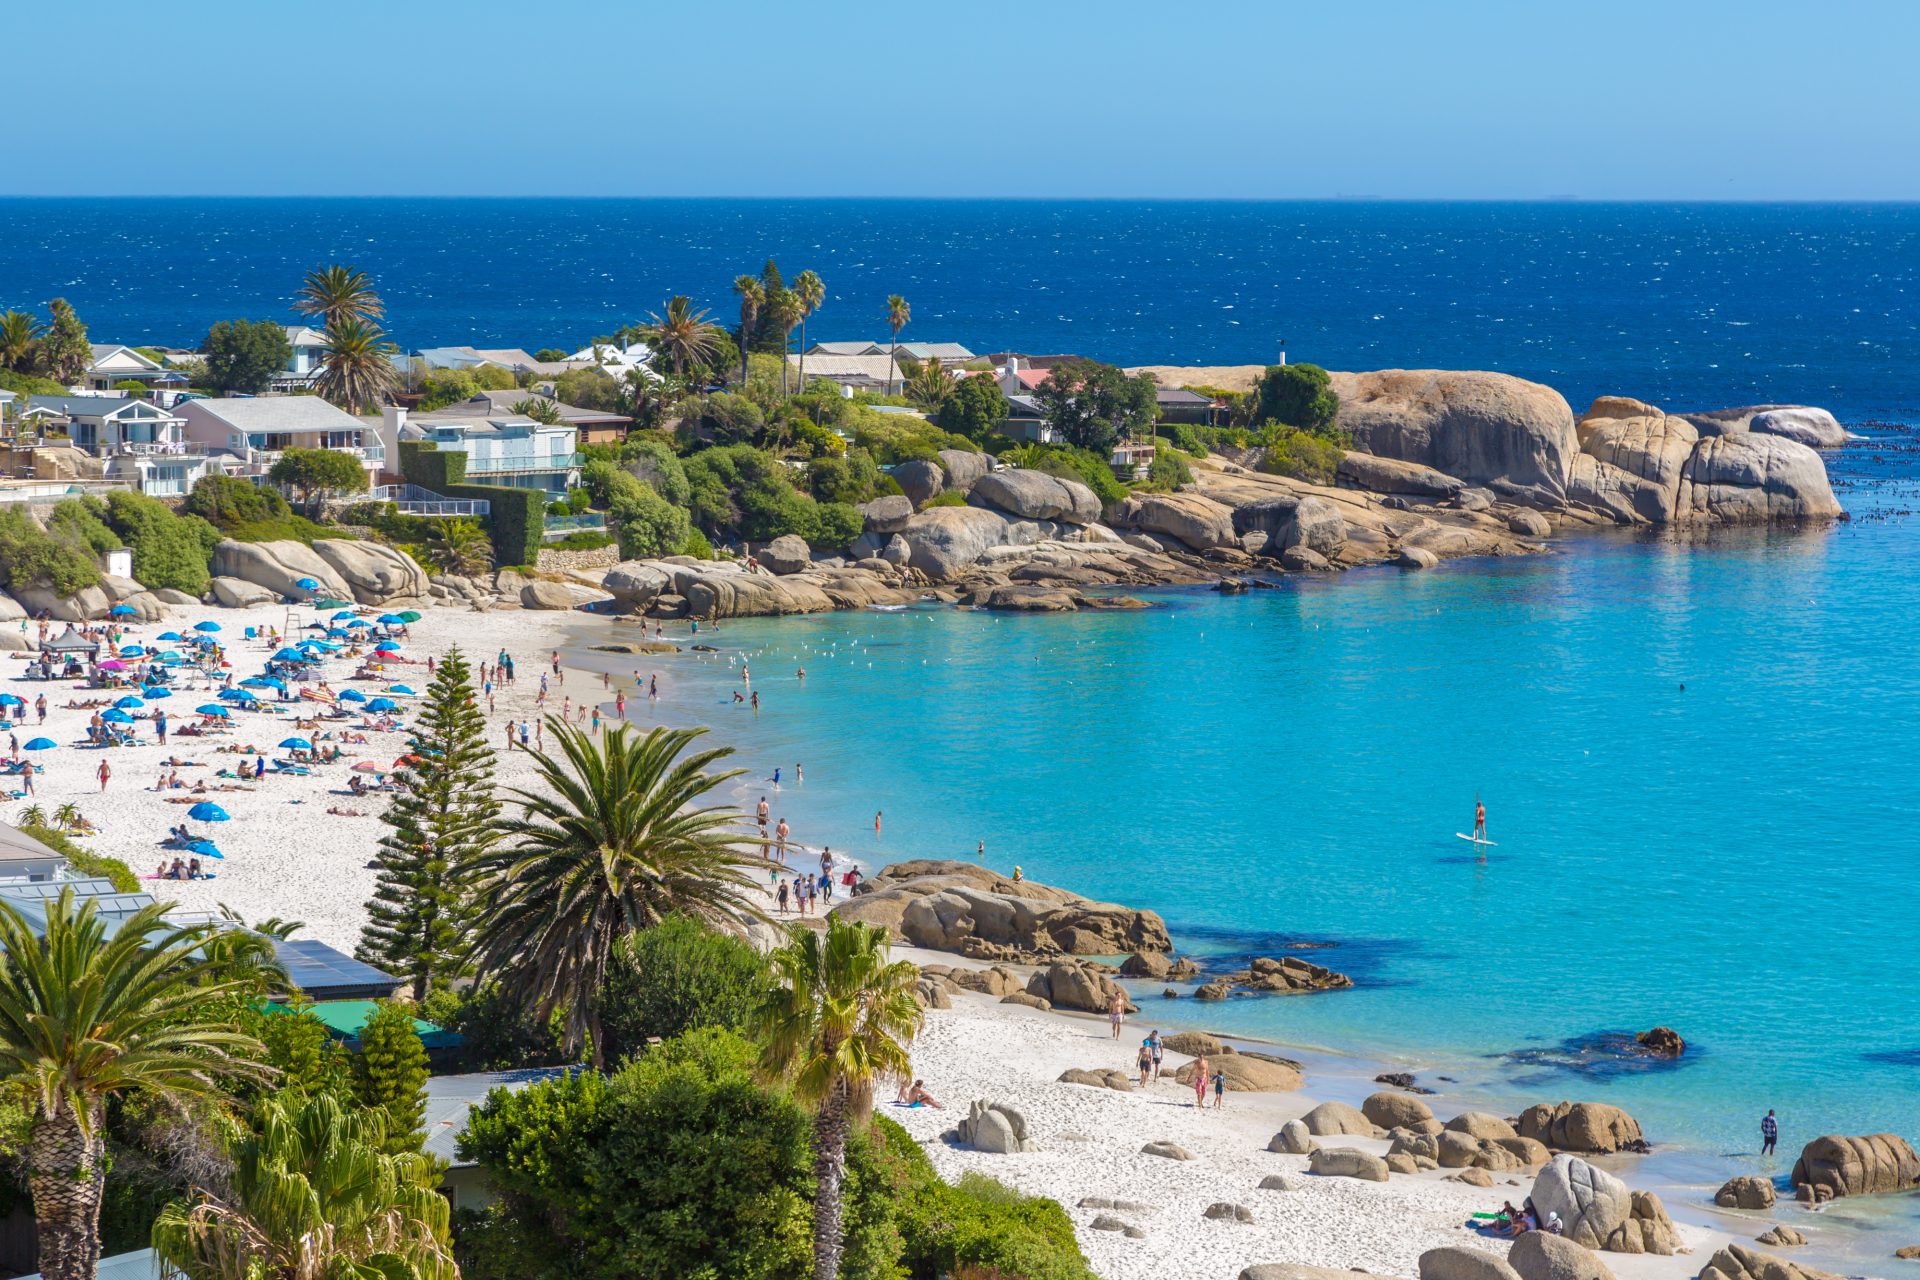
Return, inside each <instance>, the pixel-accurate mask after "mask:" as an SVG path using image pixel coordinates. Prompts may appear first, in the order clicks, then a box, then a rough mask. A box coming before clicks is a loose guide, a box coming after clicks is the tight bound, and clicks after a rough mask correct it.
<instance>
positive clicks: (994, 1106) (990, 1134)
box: [956, 1101, 1039, 1155]
mask: <svg viewBox="0 0 1920 1280" xmlns="http://www.w3.org/2000/svg"><path fill="white" fill-rule="evenodd" d="M956 1133H957V1135H958V1137H959V1140H960V1142H961V1143H962V1144H963V1145H965V1146H969V1147H972V1148H973V1149H974V1150H976V1151H992V1152H996V1153H998V1154H1000V1155H1017V1154H1018V1153H1020V1152H1022V1151H1037V1150H1038V1149H1039V1144H1038V1143H1036V1142H1034V1141H1033V1139H1032V1138H1029V1137H1028V1136H1027V1121H1026V1117H1024V1116H1022V1115H1021V1114H1020V1113H1019V1112H1018V1111H1015V1110H1014V1109H1013V1108H1012V1107H1010V1106H1008V1105H1007V1104H1006V1103H1004V1102H986V1101H976V1102H974V1103H973V1105H971V1106H970V1107H968V1108H967V1118H966V1119H964V1120H962V1121H961V1122H960V1123H959V1125H958V1126H957V1128H956Z"/></svg>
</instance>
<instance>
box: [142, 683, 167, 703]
mask: <svg viewBox="0 0 1920 1280" xmlns="http://www.w3.org/2000/svg"><path fill="white" fill-rule="evenodd" d="M140 693H141V696H142V697H144V698H146V699H147V700H148V701H149V702H151V701H153V700H154V699H155V698H171V697H172V696H173V690H171V689H168V688H166V687H164V686H162V685H157V684H150V685H148V686H147V687H146V688H144V689H142V690H141V691H140Z"/></svg>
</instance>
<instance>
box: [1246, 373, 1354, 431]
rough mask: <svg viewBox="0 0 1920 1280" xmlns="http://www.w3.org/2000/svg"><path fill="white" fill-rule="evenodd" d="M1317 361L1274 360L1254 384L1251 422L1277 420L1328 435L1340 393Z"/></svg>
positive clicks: (1333, 427) (1338, 409)
mask: <svg viewBox="0 0 1920 1280" xmlns="http://www.w3.org/2000/svg"><path fill="white" fill-rule="evenodd" d="M1330 381H1331V380H1330V379H1329V378H1328V376H1327V371H1326V370H1325V369H1322V368H1321V367H1320V366H1319V365H1317V364H1277V365H1273V366H1271V367H1269V368H1268V369H1267V371H1266V372H1265V373H1263V374H1261V375H1260V380H1259V382H1257V383H1255V384H1254V396H1255V398H1256V399H1257V401H1258V408H1257V409H1256V410H1255V411H1254V421H1255V422H1279V423H1283V424H1285V425H1286V426H1289V427H1298V428H1299V429H1300V430H1302V431H1305V432H1309V433H1310V434H1313V435H1317V436H1331V435H1332V434H1333V432H1334V431H1335V426H1334V422H1335V419H1336V418H1337V417H1338V415H1339V413H1340V397H1339V396H1337V395H1335V394H1334V393H1333V391H1332V389H1331V388H1330V386H1329V383H1330Z"/></svg>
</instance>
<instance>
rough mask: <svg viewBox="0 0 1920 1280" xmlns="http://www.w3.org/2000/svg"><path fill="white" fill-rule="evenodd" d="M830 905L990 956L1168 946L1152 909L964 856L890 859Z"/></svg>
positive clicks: (902, 932) (939, 946) (900, 931)
mask: <svg viewBox="0 0 1920 1280" xmlns="http://www.w3.org/2000/svg"><path fill="white" fill-rule="evenodd" d="M833 910H834V914H836V915H839V916H842V917H845V918H848V919H853V920H864V921H866V922H867V923H870V924H877V925H883V926H885V927H886V928H887V929H889V930H890V931H891V932H892V933H893V934H894V936H895V937H898V938H900V939H902V940H904V941H906V942H908V943H911V944H912V945H914V946H919V947H931V948H934V949H936V950H941V951H957V952H960V953H961V954H963V955H969V956H975V957H978V958H982V959H990V960H1017V959H1026V960H1027V961H1029V962H1032V961H1037V960H1044V959H1051V958H1055V957H1059V956H1061V955H1113V954H1117V953H1120V952H1127V951H1171V950H1172V949H1173V944H1172V942H1171V941H1170V940H1169V939H1168V937H1167V926H1166V922H1165V921H1163V920H1162V919H1161V918H1160V917H1159V916H1158V915H1156V914H1154V913H1153V912H1151V911H1144V910H1139V909H1136V908H1133V907H1123V906H1118V905H1116V904H1114V903H1108V902H1095V901H1092V900H1091V899H1088V898H1083V897H1081V896H1079V895H1078V894H1075V893H1069V892H1068V891H1067V890H1065V889H1056V888H1052V887H1051V886H1048V885H1043V884H1038V883H1036V882H1034V881H1032V880H1022V881H1020V882H1019V883H1018V884H1016V883H1014V882H1013V881H1012V880H1009V879H1007V878H1006V877H1004V876H1000V875H997V874H995V873H994V872H992V871H990V870H988V869H987V868H985V867H981V866H977V865H975V864H973V863H968V862H948V861H938V860H921V861H913V862H902V863H895V864H894V865H892V866H889V867H887V868H885V869H884V870H882V871H881V872H880V873H879V874H877V875H875V876H874V877H873V878H872V879H870V880H867V881H865V882H864V883H862V884H861V885H860V886H859V887H858V888H856V889H855V891H854V894H853V896H852V897H851V898H850V899H848V900H847V901H846V902H843V903H840V904H838V905H837V906H835V907H834V909H833Z"/></svg>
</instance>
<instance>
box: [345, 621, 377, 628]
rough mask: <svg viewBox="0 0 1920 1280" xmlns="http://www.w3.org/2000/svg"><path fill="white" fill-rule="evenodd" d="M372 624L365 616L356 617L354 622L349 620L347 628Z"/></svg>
mask: <svg viewBox="0 0 1920 1280" xmlns="http://www.w3.org/2000/svg"><path fill="white" fill-rule="evenodd" d="M372 625H373V624H372V623H371V622H368V621H367V620H366V619H365V618H355V619H354V620H353V621H352V622H349V623H348V624H347V628H348V629H349V630H357V629H358V628H361V627H371V626H372Z"/></svg>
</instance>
